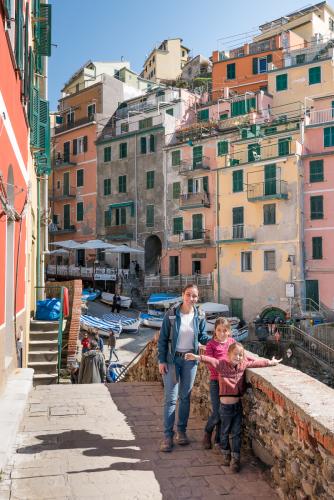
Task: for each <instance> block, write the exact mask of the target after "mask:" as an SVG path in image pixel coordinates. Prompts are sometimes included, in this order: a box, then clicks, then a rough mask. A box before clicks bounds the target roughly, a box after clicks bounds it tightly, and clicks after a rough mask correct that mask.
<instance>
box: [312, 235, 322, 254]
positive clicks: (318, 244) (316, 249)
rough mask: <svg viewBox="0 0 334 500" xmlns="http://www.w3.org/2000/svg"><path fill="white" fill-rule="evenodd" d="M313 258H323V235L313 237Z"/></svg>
mask: <svg viewBox="0 0 334 500" xmlns="http://www.w3.org/2000/svg"><path fill="white" fill-rule="evenodd" d="M312 259H322V237H321V236H316V237H314V238H312Z"/></svg>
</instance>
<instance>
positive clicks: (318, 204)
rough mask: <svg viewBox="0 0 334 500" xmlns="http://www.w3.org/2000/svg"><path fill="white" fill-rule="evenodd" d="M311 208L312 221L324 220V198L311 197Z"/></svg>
mask: <svg viewBox="0 0 334 500" xmlns="http://www.w3.org/2000/svg"><path fill="white" fill-rule="evenodd" d="M310 206H311V219H312V220H315V219H323V218H324V199H323V196H311V198H310Z"/></svg>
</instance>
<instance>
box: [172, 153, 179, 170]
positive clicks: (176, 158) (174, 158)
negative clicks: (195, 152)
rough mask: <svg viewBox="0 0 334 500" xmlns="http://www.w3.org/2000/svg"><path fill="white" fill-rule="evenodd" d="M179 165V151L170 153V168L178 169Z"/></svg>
mask: <svg viewBox="0 0 334 500" xmlns="http://www.w3.org/2000/svg"><path fill="white" fill-rule="evenodd" d="M180 163H181V151H180V150H179V149H177V150H176V151H172V167H178V166H179V165H180Z"/></svg>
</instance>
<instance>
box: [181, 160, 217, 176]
mask: <svg viewBox="0 0 334 500" xmlns="http://www.w3.org/2000/svg"><path fill="white" fill-rule="evenodd" d="M209 161H210V160H209V158H208V156H202V157H201V158H198V159H195V158H194V159H193V160H191V159H190V160H183V161H181V163H180V167H179V174H181V175H183V174H188V173H191V172H195V171H198V170H210V165H209Z"/></svg>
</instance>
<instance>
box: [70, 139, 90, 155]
mask: <svg viewBox="0 0 334 500" xmlns="http://www.w3.org/2000/svg"><path fill="white" fill-rule="evenodd" d="M87 150H88V137H87V135H85V136H84V137H78V138H77V139H73V154H74V155H78V154H81V153H86V152H87Z"/></svg>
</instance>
